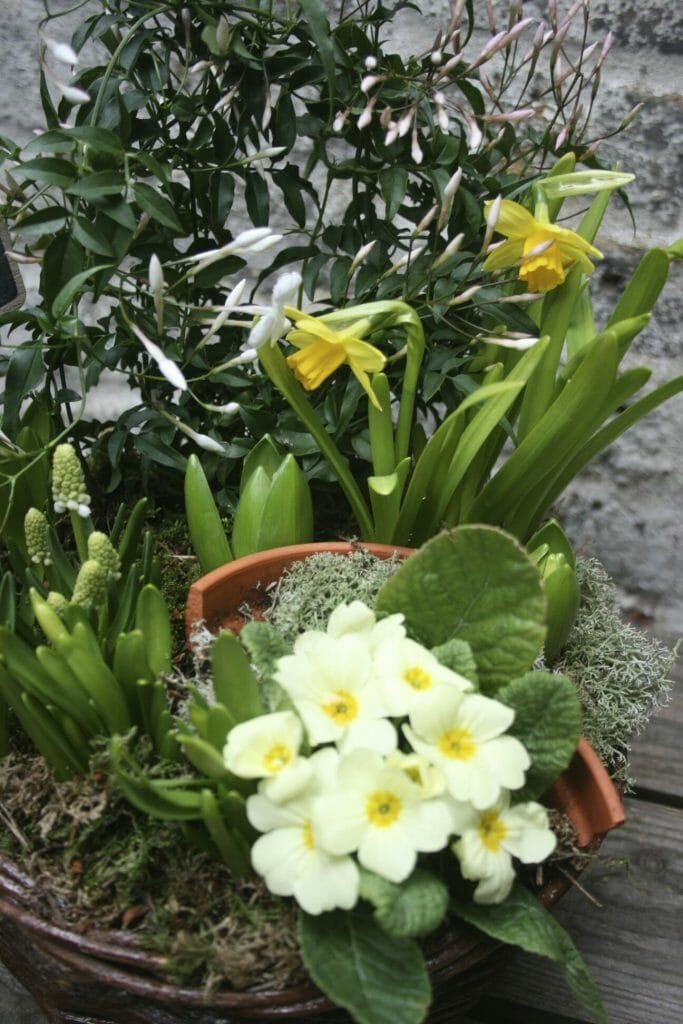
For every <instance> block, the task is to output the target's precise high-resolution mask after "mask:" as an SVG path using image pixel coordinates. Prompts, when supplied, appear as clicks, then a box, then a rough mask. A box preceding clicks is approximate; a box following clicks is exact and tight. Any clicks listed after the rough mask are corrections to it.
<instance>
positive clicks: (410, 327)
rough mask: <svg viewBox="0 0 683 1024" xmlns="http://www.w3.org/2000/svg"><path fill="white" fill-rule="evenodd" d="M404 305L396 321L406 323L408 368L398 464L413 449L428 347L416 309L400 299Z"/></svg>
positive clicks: (400, 414)
mask: <svg viewBox="0 0 683 1024" xmlns="http://www.w3.org/2000/svg"><path fill="white" fill-rule="evenodd" d="M397 305H400V306H401V307H402V309H401V312H400V314H399V316H398V317H397V319H396V322H397V323H398V324H400V325H401V326H402V327H405V331H406V336H407V342H408V344H407V356H406V368H405V373H404V374H403V385H402V388H401V402H400V406H399V412H398V423H397V424H396V442H395V452H396V464H397V465H398V463H399V462H402V461H403V459H405V458H406V456H407V455H408V454H409V451H410V433H411V430H412V429H413V414H414V412H415V398H416V396H417V386H418V382H419V377H420V368H421V366H422V359H423V357H424V350H425V336H424V331H423V330H422V324H421V323H420V318H419V316H418V315H417V313H416V312H415V310H414V309H413V308H412V307H411V306H408V305H406V304H405V303H400V304H399V303H397Z"/></svg>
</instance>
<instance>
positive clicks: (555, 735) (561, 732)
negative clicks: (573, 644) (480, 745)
mask: <svg viewBox="0 0 683 1024" xmlns="http://www.w3.org/2000/svg"><path fill="white" fill-rule="evenodd" d="M496 697H497V699H498V700H500V701H502V702H503V704H507V705H508V707H511V708H513V710H514V712H515V719H514V721H513V723H512V725H511V727H510V730H509V733H510V735H511V736H516V737H517V739H518V740H521V742H522V743H523V744H524V746H525V747H526V749H527V751H528V752H529V756H530V757H531V767H530V768H529V770H528V772H527V775H526V781H525V783H524V786H523V788H522V789H520V790H517V791H516V792H515V800H516V801H517V802H521V801H523V800H535V799H538V797H540V796H542V795H543V793H544V792H545V790H546V789H547V788H548V786H549V785H550V784H551V782H554V781H555V779H557V778H558V777H559V776H560V775H561V774H562V772H563V771H564V770H565V768H567V766H568V765H569V762H570V761H571V759H572V755H573V754H574V751H575V750H576V747H577V744H578V742H579V737H580V736H581V705H580V703H579V700H578V697H577V695H576V688H575V687H574V684H573V683H572V682H571V680H569V679H567V678H565V677H564V676H560V675H556V674H555V675H551V674H550V673H546V672H529V673H527V674H526V675H523V676H520V677H519V679H514V680H512V681H511V682H510V683H508V684H507V686H503V687H502V688H501V689H500V690H498V692H497V694H496Z"/></svg>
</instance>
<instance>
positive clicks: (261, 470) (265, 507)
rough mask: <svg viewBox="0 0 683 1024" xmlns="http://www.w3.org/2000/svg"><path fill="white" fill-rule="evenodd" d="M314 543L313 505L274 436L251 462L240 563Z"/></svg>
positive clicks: (236, 530)
mask: <svg viewBox="0 0 683 1024" xmlns="http://www.w3.org/2000/svg"><path fill="white" fill-rule="evenodd" d="M312 540H313V503H312V501H311V492H310V489H309V486H308V483H307V481H306V477H305V476H304V474H303V472H302V471H301V469H300V467H299V466H298V464H297V462H296V459H295V458H294V456H293V455H291V454H288V455H285V454H283V453H282V452H281V451H280V450H279V449H278V447H277V445H275V444H274V442H273V439H272V438H271V437H270V435H269V434H266V435H264V437H262V438H261V440H260V441H259V442H258V443H257V444H256V445H255V446H254V448H252V450H251V452H250V453H249V455H248V456H247V458H246V459H245V463H244V468H243V470H242V480H241V484H240V496H239V500H238V502H237V507H236V508H235V519H234V522H233V528H232V547H233V550H234V552H235V555H236V557H237V558H241V557H242V556H244V555H251V554H253V553H254V552H256V551H265V550H266V549H268V548H278V547H284V546H285V545H287V544H307V543H310V542H311V541H312Z"/></svg>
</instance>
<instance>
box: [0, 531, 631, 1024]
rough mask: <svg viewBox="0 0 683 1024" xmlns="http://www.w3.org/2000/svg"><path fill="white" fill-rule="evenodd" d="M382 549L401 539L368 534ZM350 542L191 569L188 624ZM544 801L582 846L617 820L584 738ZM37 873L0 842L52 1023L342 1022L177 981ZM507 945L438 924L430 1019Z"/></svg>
mask: <svg viewBox="0 0 683 1024" xmlns="http://www.w3.org/2000/svg"><path fill="white" fill-rule="evenodd" d="M364 546H365V547H366V548H367V549H368V550H369V551H371V552H373V553H374V554H377V555H378V556H379V557H384V558H386V557H389V556H390V555H392V554H393V553H394V552H398V553H399V554H401V555H410V554H411V551H410V550H409V549H406V548H398V549H397V548H393V547H389V546H385V545H373V544H368V545H364ZM352 550H354V546H353V545H350V544H342V543H339V544H303V545H300V546H297V547H294V548H279V549H276V550H273V551H266V552H262V553H260V554H257V555H252V556H249V557H247V558H243V559H239V560H237V561H235V562H232V563H230V564H228V565H226V566H224V567H223V568H221V569H217V570H215V571H214V572H212V573H209V574H208V575H207V576H204V577H203V578H202V579H200V580H198V581H197V583H195V584H194V585H193V587H192V588H191V590H190V594H189V596H188V602H187V618H186V622H187V629H188V634H189V633H190V632H191V630H192V627H193V625H194V623H195V622H196V621H197V620H198V619H204V620H205V621H206V622H207V623H208V625H209V626H210V627H211V628H213V629H216V628H220V627H221V626H224V625H229V626H230V628H232V629H235V630H236V631H238V630H239V628H240V627H241V625H242V624H243V623H244V621H245V618H244V616H243V615H242V614H241V613H240V610H239V609H240V607H241V606H242V605H243V604H244V603H245V602H246V603H247V604H249V605H250V607H251V609H252V610H256V611H258V607H259V604H260V603H262V601H263V591H264V588H265V587H267V586H268V585H269V584H271V583H272V582H274V581H275V580H277V579H279V577H280V575H281V574H282V571H283V570H284V569H285V568H286V567H287V566H289V565H291V564H292V562H294V561H297V560H300V559H302V558H305V557H307V556H308V555H310V554H313V553H315V552H318V551H334V552H339V553H342V554H344V553H347V554H348V553H349V552H350V551H352ZM545 802H546V803H547V804H548V805H549V806H553V807H556V808H558V809H560V810H562V811H564V812H565V813H567V814H568V815H569V817H570V818H571V819H572V821H573V822H574V824H575V826H576V828H577V830H578V832H579V837H580V839H579V841H580V845H581V846H584V847H587V848H591V849H595V848H597V847H598V846H599V845H600V842H601V841H602V838H603V836H604V834H605V833H606V832H607V831H608V830H609V829H611V828H613V827H614V826H615V825H618V824H621V822H622V821H623V819H624V816H623V809H622V806H621V801H620V799H619V795H618V793H617V792H616V790H615V788H614V786H613V784H612V782H611V780H610V779H609V776H608V775H607V772H606V771H605V769H604V767H603V765H602V764H601V762H600V760H599V759H598V757H597V755H596V754H595V752H594V751H593V750H592V748H591V747H590V746H589V744H588V743H587V742H586V741H585V740H581V743H580V744H579V747H578V750H577V752H576V754H575V756H574V759H573V760H572V763H571V765H570V767H569V768H568V769H567V771H566V772H565V773H564V774H563V775H562V777H561V779H559V780H558V781H557V782H556V783H555V784H554V785H553V786H552V787H551V788H550V790H549V791H548V793H547V794H546V797H545ZM570 884H571V882H570V880H569V879H568V878H567V877H566V875H564V874H560V873H559V872H553V871H552V870H550V871H548V872H547V880H546V882H545V884H544V885H543V887H542V888H541V889H540V891H539V893H538V897H539V899H540V900H541V902H542V903H543V905H544V906H546V907H551V906H552V905H553V904H554V903H555V902H556V901H557V900H558V899H559V898H560V896H561V895H562V894H563V893H564V892H566V891H567V889H568V888H569V887H570ZM33 886H34V883H33V882H32V881H31V879H29V878H28V877H27V876H26V875H25V874H24V873H23V872H22V871H20V870H19V869H18V868H17V866H16V865H15V864H14V863H13V861H12V860H11V859H10V858H9V857H7V856H4V855H2V854H1V853H0V959H2V960H3V961H4V962H5V963H6V964H7V966H8V967H9V969H10V970H11V971H12V972H13V973H14V974H15V975H16V977H17V978H18V979H19V980H20V981H21V982H22V984H23V985H24V986H25V987H26V988H27V989H28V990H29V991H30V992H31V993H32V995H33V997H34V999H35V1000H36V1002H37V1003H38V1005H39V1006H40V1007H41V1008H42V1009H43V1011H44V1012H45V1013H46V1015H47V1018H48V1021H50V1024H240V1022H247V1021H253V1020H261V1021H277V1020H284V1019H286V1020H288V1021H291V1022H293V1024H297V1022H307V1024H345V1022H348V1021H350V1019H351V1018H350V1017H349V1016H348V1014H346V1013H345V1012H344V1011H342V1010H339V1009H338V1008H337V1007H334V1006H333V1005H332V1004H331V1003H330V1002H329V1001H328V1000H327V999H326V998H325V997H324V996H322V995H321V994H320V992H318V990H317V989H316V988H315V987H314V986H313V985H302V986H299V987H297V988H290V989H285V990H280V991H271V992H268V991H263V992H229V991H224V992H218V993H214V994H213V995H211V996H210V997H208V998H207V997H205V996H204V993H203V992H202V990H201V989H198V988H192V987H189V986H187V987H182V986H178V985H175V984H173V983H172V982H171V981H170V979H169V977H168V974H167V971H166V961H165V958H164V957H163V956H160V955H159V954H155V953H150V952H149V951H147V950H144V949H141V948H140V946H139V945H138V943H137V940H136V937H135V935H134V934H132V933H130V932H115V931H97V932H95V931H91V932H89V933H86V934H84V935H81V934H76V933H74V932H69V931H65V930H63V929H60V928H56V927H54V926H53V925H51V924H50V923H49V921H47V920H44V919H42V918H40V917H38V916H37V915H36V914H35V913H33V912H32V911H31V910H30V909H29V906H28V904H29V896H30V892H31V889H32V888H33ZM505 948H506V947H503V946H502V945H501V944H500V943H498V942H495V941H494V940H492V939H489V938H487V937H486V936H484V935H482V934H481V933H480V932H478V931H477V930H476V929H474V928H471V927H469V926H467V925H465V924H457V925H456V926H454V927H452V928H451V929H449V930H448V931H447V932H445V933H443V934H440V935H439V938H438V940H435V942H434V944H433V946H432V947H431V948H430V949H429V951H428V955H427V966H428V969H429V972H430V976H431V982H432V988H433V992H434V1001H433V1005H432V1009H431V1011H430V1014H429V1018H428V1020H429V1024H456V1022H457V1021H458V1020H460V1019H461V1018H462V1015H463V1014H464V1013H465V1012H466V1011H467V1010H469V1009H471V1008H472V1006H474V1005H475V1003H476V1002H477V1001H478V1000H479V998H480V996H481V994H482V992H483V991H484V989H485V987H486V984H487V981H488V980H489V979H490V977H491V976H492V975H493V973H494V971H496V970H497V969H498V967H499V965H500V958H501V956H502V955H503V953H504V951H505Z"/></svg>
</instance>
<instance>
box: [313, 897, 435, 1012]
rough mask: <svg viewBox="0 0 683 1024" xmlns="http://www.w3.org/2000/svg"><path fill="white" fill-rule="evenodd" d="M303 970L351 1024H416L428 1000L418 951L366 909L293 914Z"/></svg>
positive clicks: (413, 943)
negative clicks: (342, 1008) (395, 935)
mask: <svg viewBox="0 0 683 1024" xmlns="http://www.w3.org/2000/svg"><path fill="white" fill-rule="evenodd" d="M299 948H300V950H301V955H302V958H303V961H304V964H305V966H306V970H307V971H308V973H309V974H310V975H311V977H312V978H313V981H314V982H315V983H316V985H317V986H318V987H319V988H320V989H322V991H323V992H324V993H325V995H327V996H329V998H330V999H331V1000H332V1001H333V1002H334V1003H336V1004H337V1005H338V1006H342V1007H344V1009H346V1010H348V1011H349V1013H350V1014H351V1015H352V1017H353V1019H354V1021H356V1024H420V1022H421V1021H423V1020H424V1019H425V1017H426V1015H427V1008H428V1006H429V1002H430V989H429V978H428V976H427V971H426V968H425V965H424V960H423V956H422V952H421V950H420V947H419V946H418V944H417V943H416V942H414V941H413V940H412V939H399V938H394V937H392V936H390V935H387V933H386V932H385V931H384V930H383V929H382V928H380V926H379V925H378V924H377V923H376V921H375V920H374V918H373V916H372V913H371V912H370V911H369V910H368V911H366V910H364V909H361V908H359V907H356V908H355V909H354V910H353V911H351V912H347V911H343V910H335V911H333V912H331V913H327V914H320V915H319V916H316V917H313V916H311V915H310V914H304V913H301V914H300V916H299Z"/></svg>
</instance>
